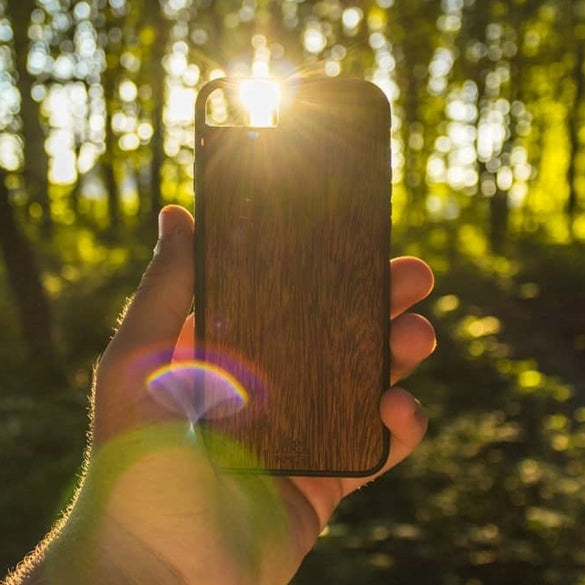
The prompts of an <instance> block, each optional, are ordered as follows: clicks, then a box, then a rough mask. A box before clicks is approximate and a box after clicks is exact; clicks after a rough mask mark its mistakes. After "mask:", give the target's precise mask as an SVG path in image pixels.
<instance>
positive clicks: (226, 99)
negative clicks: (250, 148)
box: [205, 79, 281, 128]
mask: <svg viewBox="0 0 585 585" xmlns="http://www.w3.org/2000/svg"><path fill="white" fill-rule="evenodd" d="M280 102H281V92H280V87H279V85H278V83H277V82H276V81H274V80H271V79H242V80H241V81H239V82H238V83H237V84H230V85H229V86H228V85H226V86H225V87H222V88H218V89H215V90H214V91H212V92H211V93H210V94H209V96H208V98H207V100H206V102H205V123H206V124H207V125H208V126H216V127H223V128H226V127H227V128H229V127H245V128H275V127H276V126H278V119H279V114H280Z"/></svg>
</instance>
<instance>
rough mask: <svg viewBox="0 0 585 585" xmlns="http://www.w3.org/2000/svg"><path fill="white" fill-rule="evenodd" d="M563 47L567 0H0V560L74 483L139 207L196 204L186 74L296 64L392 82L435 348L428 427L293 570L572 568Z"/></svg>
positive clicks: (424, 371)
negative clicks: (428, 282)
mask: <svg viewBox="0 0 585 585" xmlns="http://www.w3.org/2000/svg"><path fill="white" fill-rule="evenodd" d="M584 56H585V1H583V0H377V1H375V2H374V1H371V0H369V1H367V2H361V3H357V2H354V3H352V2H350V1H341V0H320V1H318V2H312V1H309V0H305V1H303V0H280V1H278V0H216V1H212V0H160V2H159V1H158V0H132V1H130V0H0V251H1V256H0V257H1V258H2V260H1V261H0V572H4V571H5V570H6V569H7V568H8V567H9V566H11V565H13V564H14V563H16V562H17V561H18V560H20V559H21V558H22V556H23V555H24V554H25V553H26V552H28V551H29V550H30V549H31V548H32V547H33V546H34V545H35V544H36V543H37V542H38V540H39V539H40V538H41V537H42V536H43V534H44V533H45V532H46V531H47V529H48V528H49V527H50V525H51V523H52V521H53V519H54V518H55V516H56V514H57V512H58V510H59V509H60V508H61V507H62V506H63V505H64V503H65V502H67V500H68V498H69V496H70V494H71V491H72V488H73V486H74V484H75V481H76V478H77V474H78V470H79V465H80V461H81V455H82V451H83V447H84V441H85V431H86V427H87V422H86V409H87V393H88V388H89V385H90V376H91V369H92V364H93V362H94V361H95V359H96V358H97V356H98V355H99V353H100V352H101V351H103V349H104V347H105V344H106V343H107V340H108V338H109V337H110V336H111V334H112V330H113V327H114V326H115V323H116V316H117V314H118V312H119V310H120V309H121V307H122V305H123V303H124V301H125V299H126V297H127V296H128V295H130V294H131V292H132V291H133V289H134V288H135V286H136V285H137V283H138V280H139V277H140V274H141V272H142V270H143V268H144V267H145V265H146V264H147V262H148V260H149V257H150V256H151V252H152V248H153V246H154V243H155V239H156V229H155V221H156V215H157V212H158V210H159V209H160V207H161V206H162V205H164V204H166V203H170V202H174V203H179V204H182V205H184V206H186V207H187V208H189V209H192V207H193V192H192V163H193V144H194V137H193V132H194V128H193V110H194V101H195V98H196V95H197V92H198V90H199V88H200V87H201V86H202V84H204V83H205V82H206V81H208V80H209V79H213V78H215V77H219V76H223V75H226V74H230V75H257V76H264V75H275V76H289V75H295V74H296V75H328V76H332V77H335V76H347V75H349V76H360V77H365V78H367V79H369V80H372V81H373V82H374V83H376V84H377V85H379V86H380V87H381V88H382V90H383V91H384V92H385V93H386V95H387V96H388V99H389V101H390V102H391V104H392V109H393V118H392V123H393V129H392V156H393V201H394V233H393V249H394V254H395V255H398V254H416V255H420V256H422V257H423V258H425V259H426V260H427V261H428V262H429V263H430V264H431V265H432V266H433V268H434V270H435V272H436V275H437V286H436V290H435V292H434V294H433V295H432V297H431V298H430V299H429V300H428V301H426V302H425V303H424V304H423V305H422V306H420V308H419V309H418V310H420V311H421V312H423V313H425V314H426V315H427V316H429V317H430V318H431V319H432V320H433V322H434V324H435V326H436V329H437V334H438V339H439V344H438V349H437V352H436V353H435V355H434V356H433V357H432V358H431V359H430V360H428V363H426V364H424V366H422V367H421V368H420V369H419V371H418V372H416V373H415V374H414V375H413V376H412V377H411V378H410V379H409V380H408V381H407V382H406V383H405V386H406V387H407V388H409V389H410V390H411V391H413V392H414V393H415V394H416V395H418V396H419V398H420V399H421V400H422V402H423V404H424V405H425V407H426V409H427V411H428V413H429V415H430V419H431V424H430V430H429V434H428V437H427V439H426V440H425V442H424V444H423V446H422V447H421V448H420V449H419V451H418V452H417V454H416V455H414V456H413V457H412V458H411V459H410V460H408V461H407V462H405V463H403V464H402V465H400V466H399V467H398V468H397V469H396V470H394V471H393V472H392V473H391V474H390V475H389V476H388V477H386V478H384V479H383V480H381V481H379V482H377V483H376V484H375V485H374V486H373V487H370V488H368V489H366V490H362V491H360V492H359V493H357V494H355V495H354V496H353V497H352V498H350V499H349V500H348V501H346V502H345V503H344V504H343V505H342V507H341V508H340V510H339V511H338V513H337V514H336V516H335V517H334V519H333V521H332V522H331V524H330V526H329V527H328V528H327V529H326V531H325V532H324V534H323V535H322V536H321V538H320V539H319V542H318V545H317V546H316V548H315V550H314V551H313V552H312V553H311V554H310V555H309V557H308V558H307V560H306V562H305V564H304V565H303V567H302V568H301V570H300V572H299V574H298V575H297V577H296V579H295V583H296V584H297V585H306V584H314V583H323V582H332V583H337V584H339V585H343V584H350V583H351V584H355V583H364V584H367V585H378V584H382V583H384V584H387V583H395V584H402V583H405V584H406V583H408V584H417V585H427V584H428V585H431V584H432V585H480V584H485V585H488V584H490V585H491V584H494V585H495V584H497V585H506V584H514V585H522V584H530V585H538V584H540V583H542V584H547V585H548V584H550V585H555V584H559V585H560V584H563V585H571V584H583V583H585V310H584V306H585V253H584V252H585V246H584V243H585V124H584V122H585V74H584V70H583V63H584ZM213 115H214V116H215V117H216V118H217V120H218V121H220V122H221V119H222V117H223V116H225V109H222V104H221V103H220V102H218V103H217V104H215V105H214V111H213Z"/></svg>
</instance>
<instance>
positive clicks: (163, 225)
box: [158, 208, 173, 240]
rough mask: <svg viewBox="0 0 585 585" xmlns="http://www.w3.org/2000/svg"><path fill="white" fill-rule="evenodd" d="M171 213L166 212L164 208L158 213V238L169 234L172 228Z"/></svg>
mask: <svg viewBox="0 0 585 585" xmlns="http://www.w3.org/2000/svg"><path fill="white" fill-rule="evenodd" d="M170 215H171V214H170V213H166V212H165V208H163V209H162V210H161V211H160V213H159V214H158V239H159V240H160V239H162V238H164V237H165V236H167V235H168V234H169V233H170V232H171V229H172V223H173V222H172V218H171V217H170Z"/></svg>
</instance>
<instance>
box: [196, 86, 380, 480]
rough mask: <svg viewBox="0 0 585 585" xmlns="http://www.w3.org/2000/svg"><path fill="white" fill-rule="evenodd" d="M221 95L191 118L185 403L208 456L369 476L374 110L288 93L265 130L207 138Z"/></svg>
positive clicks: (365, 96)
mask: <svg viewBox="0 0 585 585" xmlns="http://www.w3.org/2000/svg"><path fill="white" fill-rule="evenodd" d="M237 83H239V81H238V80H237V79H218V80H215V81H212V82H210V83H208V84H207V85H205V86H204V88H203V89H202V90H201V92H200V93H199V96H198V99H197V104H196V153H195V169H196V171H195V173H196V175H195V192H196V193H195V263H196V278H195V281H196V285H195V322H196V325H195V327H196V339H197V355H196V359H200V360H202V361H204V362H205V363H206V365H205V369H204V373H203V375H202V376H201V377H200V379H199V380H198V382H197V384H198V387H197V396H198V397H199V398H198V400H199V407H200V409H202V410H205V409H207V410H208V414H209V417H207V418H204V419H203V421H202V425H203V427H202V428H203V429H204V431H205V430H207V431H209V432H204V435H205V437H206V439H205V440H206V442H207V446H208V449H209V453H210V456H211V457H212V459H214V460H216V461H217V462H218V464H219V465H220V466H222V467H227V468H231V469H239V470H257V471H268V472H272V473H285V474H298V475H310V474H316V475H338V476H365V475H369V474H371V473H374V472H375V471H377V470H378V469H380V468H381V466H382V465H383V464H384V462H385V461H386V458H387V455H388V450H389V435H388V432H387V430H386V428H385V427H384V425H383V424H382V422H381V420H380V414H379V401H380V397H381V394H382V393H383V392H384V391H385V390H386V389H387V388H388V387H389V384H390V347H389V328H390V294H389V286H390V283H389V278H390V266H389V261H390V228H391V207H390V191H391V181H390V144H389V139H390V110H389V105H388V102H387V100H386V98H385V96H384V94H383V93H382V92H381V91H380V90H379V89H378V88H377V87H376V86H375V85H373V84H371V83H368V82H365V81H362V80H353V79H335V80H333V79H327V78H325V79H308V80H294V81H288V82H286V83H285V84H283V96H284V95H286V96H288V100H286V103H284V104H283V105H282V106H281V109H280V114H279V122H278V125H277V126H276V127H269V128H249V127H213V126H209V125H207V123H206V121H205V107H206V100H207V98H208V96H209V95H210V93H211V92H212V91H214V90H215V89H218V88H222V87H223V88H229V87H230V84H231V85H232V86H233V84H237ZM283 102H285V99H284V98H283ZM224 398H225V402H223V403H222V404H220V405H219V406H217V403H218V402H220V403H221V402H222V400H223V399H224ZM228 398H229V400H228ZM206 405H208V406H206ZM209 405H211V406H213V405H216V406H215V407H214V408H211V406H209Z"/></svg>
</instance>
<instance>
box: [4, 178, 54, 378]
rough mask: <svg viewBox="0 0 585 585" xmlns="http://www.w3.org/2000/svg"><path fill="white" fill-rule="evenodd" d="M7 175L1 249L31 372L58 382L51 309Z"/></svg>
mask: <svg viewBox="0 0 585 585" xmlns="http://www.w3.org/2000/svg"><path fill="white" fill-rule="evenodd" d="M5 178H6V173H5V172H4V171H3V170H2V169H0V249H1V251H2V257H3V258H4V263H5V266H6V275H7V278H8V282H9V283H10V286H11V288H12V292H13V296H14V302H15V304H16V306H17V307H18V310H19V313H20V320H21V323H22V330H23V334H24V339H25V341H26V344H27V349H28V354H29V358H30V361H31V371H32V373H33V374H38V375H39V377H42V378H46V376H47V375H49V377H50V379H51V380H53V381H55V380H59V379H60V377H61V375H60V374H61V370H60V368H59V364H58V359H57V355H56V352H55V345H54V339H53V329H52V323H51V316H50V308H49V302H48V299H47V296H46V294H45V290H44V288H43V285H42V282H41V277H40V273H39V270H38V267H37V264H36V262H35V258H34V255H33V253H32V250H31V246H30V243H29V242H28V240H27V238H26V236H25V235H24V233H23V232H22V231H21V230H20V228H19V226H18V224H17V222H16V219H15V217H14V210H13V208H12V206H11V205H10V200H9V197H8V189H7V187H6V181H5Z"/></svg>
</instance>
